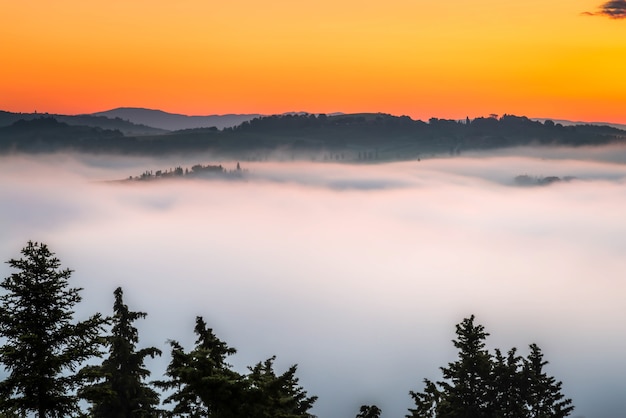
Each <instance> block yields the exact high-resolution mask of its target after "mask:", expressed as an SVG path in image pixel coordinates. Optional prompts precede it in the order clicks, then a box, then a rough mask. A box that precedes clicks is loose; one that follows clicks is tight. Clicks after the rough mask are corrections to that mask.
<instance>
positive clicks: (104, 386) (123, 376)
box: [79, 287, 161, 418]
mask: <svg viewBox="0 0 626 418" xmlns="http://www.w3.org/2000/svg"><path fill="white" fill-rule="evenodd" d="M114 295H115V302H114V304H113V312H114V314H113V317H112V318H111V321H112V323H113V327H112V329H111V335H110V336H108V337H106V342H107V345H108V347H109V356H108V358H106V359H105V360H104V361H103V362H102V364H101V365H98V366H90V367H87V368H85V369H84V370H83V374H84V375H85V376H86V377H87V378H88V380H90V381H91V382H96V383H93V384H92V385H90V386H86V387H84V388H82V389H81V390H80V391H79V395H80V396H81V397H82V398H84V399H87V400H88V401H89V402H91V404H92V408H91V415H92V416H93V417H96V418H98V417H102V418H131V417H153V416H155V414H156V412H157V411H156V408H155V407H156V406H158V404H159V394H158V393H157V392H156V391H155V390H154V389H152V388H151V387H150V386H149V385H148V384H146V383H145V382H144V379H146V378H147V377H148V376H150V371H149V370H148V369H146V368H145V366H144V362H145V359H146V357H148V356H150V357H152V358H154V357H155V356H157V355H161V350H159V349H157V348H155V347H148V348H143V349H141V350H136V345H137V343H138V342H139V334H138V332H137V328H135V327H134V326H133V322H135V321H136V320H137V319H141V318H145V317H146V315H147V314H146V313H145V312H133V311H130V310H129V309H128V306H127V305H125V304H124V301H123V292H122V288H121V287H118V288H117V289H116V290H115V292H114Z"/></svg>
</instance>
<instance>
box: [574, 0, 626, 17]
mask: <svg viewBox="0 0 626 418" xmlns="http://www.w3.org/2000/svg"><path fill="white" fill-rule="evenodd" d="M583 14H584V15H587V16H605V17H609V18H611V19H624V18H626V0H610V1H607V2H606V3H603V4H602V5H601V6H600V11H599V12H595V13H594V12H584V13H583Z"/></svg>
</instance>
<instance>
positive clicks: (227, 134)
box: [0, 113, 626, 162]
mask: <svg viewBox="0 0 626 418" xmlns="http://www.w3.org/2000/svg"><path fill="white" fill-rule="evenodd" d="M609 143H621V144H625V143H626V131H624V130H620V129H617V128H614V127H610V126H598V125H591V124H584V125H572V126H564V125H563V124H561V123H554V122H553V121H551V120H547V121H545V122H538V121H533V120H531V119H529V118H527V117H524V116H514V115H504V116H502V117H500V118H495V117H489V118H476V119H473V120H465V121H456V120H449V119H437V118H431V119H430V120H429V121H428V122H424V121H420V120H413V119H411V118H409V117H408V116H394V115H389V114H384V113H362V114H345V115H343V114H341V115H334V116H328V115H323V114H322V115H312V114H283V115H273V116H264V117H259V118H255V119H252V120H249V121H244V122H243V123H241V124H240V125H237V126H234V127H226V128H224V129H222V130H219V129H217V128H216V127H211V128H197V129H185V130H178V131H173V132H168V133H159V134H155V135H142V136H139V135H134V136H129V135H124V134H123V133H122V132H121V131H119V130H110V129H102V128H99V127H88V126H71V125H69V124H67V123H64V122H59V121H58V120H57V119H56V118H53V117H44V118H35V119H31V120H20V121H17V122H15V123H13V124H12V125H10V126H5V127H0V152H2V151H4V152H11V151H22V152H55V151H63V150H79V151H86V152H108V153H122V154H141V155H157V154H161V155H162V154H190V155H193V154H196V153H198V152H211V153H213V154H214V155H215V156H221V157H223V158H233V159H237V160H241V161H258V160H268V159H278V160H281V159H283V160H284V159H312V160H318V161H319V160H322V161H326V160H327V161H345V162H376V161H397V160H419V159H421V158H429V157H432V156H435V155H450V156H455V155H459V154H463V153H464V152H466V151H470V150H488V149H496V148H506V147H516V146H554V145H558V146H569V147H572V146H583V145H584V146H590V145H602V144H609Z"/></svg>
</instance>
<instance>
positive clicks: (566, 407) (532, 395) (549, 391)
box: [523, 344, 574, 418]
mask: <svg viewBox="0 0 626 418" xmlns="http://www.w3.org/2000/svg"><path fill="white" fill-rule="evenodd" d="M546 364H548V362H547V361H544V360H543V354H542V352H541V349H540V348H539V347H538V346H537V345H536V344H531V345H530V354H529V355H528V357H527V358H526V359H524V369H523V375H524V378H525V379H526V382H525V383H526V391H527V392H526V396H525V398H526V402H527V405H528V409H529V412H530V413H529V415H528V416H529V417H531V418H548V417H550V418H562V417H566V416H568V415H569V414H570V413H571V412H572V411H573V410H574V407H573V406H572V400H571V399H566V398H565V396H564V395H563V394H562V393H561V386H562V385H563V384H562V382H560V381H559V382H557V381H556V379H555V378H554V377H552V376H548V375H547V374H546V373H545V372H544V371H543V366H545V365H546Z"/></svg>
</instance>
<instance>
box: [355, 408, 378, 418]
mask: <svg viewBox="0 0 626 418" xmlns="http://www.w3.org/2000/svg"><path fill="white" fill-rule="evenodd" d="M381 412H382V411H381V410H380V408H379V407H377V406H376V405H371V406H370V405H361V408H360V409H359V413H358V414H356V417H355V418H379V417H380V414H381Z"/></svg>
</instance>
